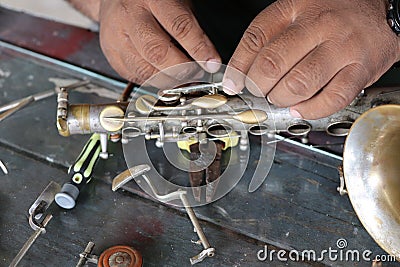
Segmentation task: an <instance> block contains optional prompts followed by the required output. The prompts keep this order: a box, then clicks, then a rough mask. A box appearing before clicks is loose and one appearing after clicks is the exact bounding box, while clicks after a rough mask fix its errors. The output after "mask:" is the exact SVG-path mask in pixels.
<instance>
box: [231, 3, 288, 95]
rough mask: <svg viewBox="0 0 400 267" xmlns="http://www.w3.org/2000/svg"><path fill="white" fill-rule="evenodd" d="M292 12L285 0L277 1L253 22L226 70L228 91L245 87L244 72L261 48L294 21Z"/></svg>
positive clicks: (246, 71)
mask: <svg viewBox="0 0 400 267" xmlns="http://www.w3.org/2000/svg"><path fill="white" fill-rule="evenodd" d="M292 12H293V9H292V8H291V7H290V5H288V4H286V3H285V1H277V2H275V3H273V4H272V5H270V6H269V7H268V8H266V9H264V10H263V11H262V12H261V13H260V14H258V15H257V17H256V18H255V19H254V20H253V21H252V22H251V24H250V25H249V27H248V28H247V29H246V31H245V32H244V34H243V37H242V39H241V40H240V42H239V45H238V46H237V48H236V50H235V52H234V53H233V55H232V57H231V59H230V61H229V63H228V68H227V69H226V71H225V75H224V84H226V89H225V91H226V93H229V94H233V93H238V92H240V91H241V90H242V89H243V87H244V84H245V75H243V74H247V73H248V71H249V69H250V67H251V65H252V63H253V62H254V59H255V58H256V56H257V55H258V53H259V52H260V51H261V49H262V48H263V47H264V46H265V45H266V44H267V43H268V42H270V41H271V40H272V39H274V38H275V37H276V36H277V35H279V34H280V33H281V32H282V31H283V30H284V29H286V27H287V26H288V25H289V24H290V23H291V22H292V15H293V14H292ZM235 70H237V71H235ZM228 88H229V89H228Z"/></svg>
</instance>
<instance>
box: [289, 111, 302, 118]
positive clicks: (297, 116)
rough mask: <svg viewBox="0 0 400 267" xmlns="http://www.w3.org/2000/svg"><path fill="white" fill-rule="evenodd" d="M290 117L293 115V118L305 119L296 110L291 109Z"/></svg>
mask: <svg viewBox="0 0 400 267" xmlns="http://www.w3.org/2000/svg"><path fill="white" fill-rule="evenodd" d="M290 115H292V117H293V118H298V119H301V118H303V116H301V114H300V113H299V112H298V111H297V110H295V109H290Z"/></svg>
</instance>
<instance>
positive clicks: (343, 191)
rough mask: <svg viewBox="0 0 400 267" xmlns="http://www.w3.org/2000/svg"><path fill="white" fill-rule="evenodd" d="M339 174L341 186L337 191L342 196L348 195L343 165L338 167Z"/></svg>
mask: <svg viewBox="0 0 400 267" xmlns="http://www.w3.org/2000/svg"><path fill="white" fill-rule="evenodd" d="M338 172H339V179H340V185H339V186H338V187H337V189H336V190H337V191H338V192H339V194H340V195H341V196H344V195H347V189H346V183H345V180H344V173H343V165H340V166H339V167H338Z"/></svg>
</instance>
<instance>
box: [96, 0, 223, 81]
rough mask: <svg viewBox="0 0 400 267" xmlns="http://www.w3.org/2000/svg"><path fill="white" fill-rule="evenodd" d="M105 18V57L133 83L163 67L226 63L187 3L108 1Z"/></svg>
mask: <svg viewBox="0 0 400 267" xmlns="http://www.w3.org/2000/svg"><path fill="white" fill-rule="evenodd" d="M99 20H100V43H101V48H102V50H103V52H104V54H105V56H106V57H107V59H108V61H109V62H110V64H111V65H112V66H113V67H114V69H115V70H116V71H117V72H118V73H119V74H120V75H121V76H122V77H124V78H126V79H128V80H130V81H132V82H135V83H139V84H141V83H143V82H144V81H146V80H147V79H148V78H149V77H150V76H152V75H154V74H155V73H157V72H159V71H160V70H163V69H165V68H168V67H171V66H174V65H177V64H180V63H185V62H190V61H193V60H196V61H204V62H206V63H204V64H203V66H202V67H203V68H204V69H205V70H207V71H209V72H216V71H218V69H219V67H220V62H221V59H220V57H219V55H218V53H217V51H216V50H215V47H214V45H213V44H212V43H211V41H210V40H209V39H208V37H207V35H206V34H205V33H204V32H203V30H202V29H201V28H200V26H199V24H198V23H197V20H196V19H195V17H194V15H193V13H192V12H191V10H190V8H189V7H188V6H187V5H186V4H185V3H184V2H183V1H179V0H163V1H158V0H103V1H102V2H101V5H100V17H99ZM173 40H174V41H175V42H177V43H179V44H180V45H181V46H182V48H183V49H184V50H185V51H186V52H187V54H188V55H189V56H187V55H185V54H184V53H183V52H182V51H181V50H180V49H179V48H178V47H177V46H176V45H175V43H174V41H173ZM190 71H191V70H185V71H184V73H181V74H179V75H181V76H182V77H175V78H183V77H184V76H185V75H187V74H189V73H190Z"/></svg>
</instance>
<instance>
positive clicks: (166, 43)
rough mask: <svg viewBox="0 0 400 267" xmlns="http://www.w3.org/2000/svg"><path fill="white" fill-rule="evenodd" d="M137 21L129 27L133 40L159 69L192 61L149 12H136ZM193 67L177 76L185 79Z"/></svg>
mask: <svg viewBox="0 0 400 267" xmlns="http://www.w3.org/2000/svg"><path fill="white" fill-rule="evenodd" d="M133 15H134V16H135V21H134V22H135V23H133V24H132V25H131V27H129V29H130V32H129V33H128V35H129V36H130V39H131V42H132V43H133V44H134V46H135V47H136V49H137V51H138V52H139V54H140V55H141V56H142V57H143V58H144V59H145V60H146V61H147V62H148V63H149V64H151V65H152V66H154V67H155V68H156V69H158V70H163V69H166V68H169V67H171V66H175V65H178V64H182V63H185V62H189V61H191V60H190V59H189V58H188V57H186V56H185V55H184V54H183V53H182V52H181V51H180V50H179V49H178V48H177V47H176V46H175V45H174V44H173V43H172V41H171V37H170V36H168V34H167V33H166V32H165V31H164V30H163V29H162V28H161V27H160V25H159V24H158V22H157V21H156V20H155V18H154V17H153V16H152V15H151V14H150V13H148V12H136V14H133ZM191 72H192V69H190V68H188V69H185V70H184V71H183V72H182V73H179V74H177V76H176V77H175V78H177V79H184V78H185V77H186V76H187V75H188V74H190V73H191Z"/></svg>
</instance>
